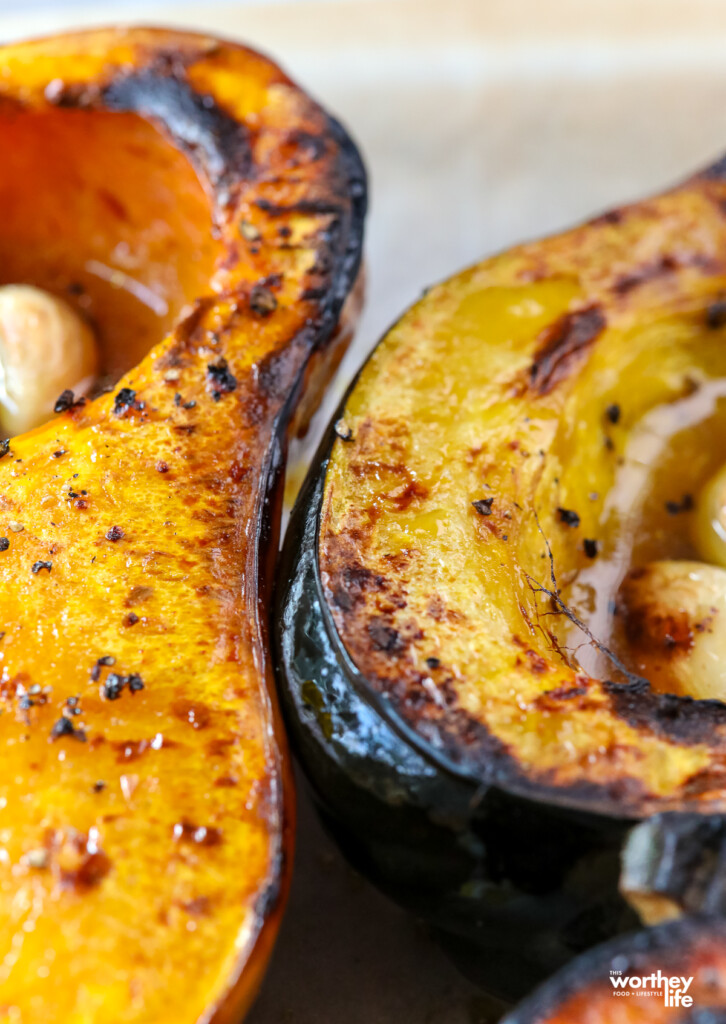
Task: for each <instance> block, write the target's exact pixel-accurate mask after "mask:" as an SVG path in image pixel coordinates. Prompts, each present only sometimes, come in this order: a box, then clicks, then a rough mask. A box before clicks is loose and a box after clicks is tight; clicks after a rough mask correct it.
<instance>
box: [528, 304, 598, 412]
mask: <svg viewBox="0 0 726 1024" xmlns="http://www.w3.org/2000/svg"><path fill="white" fill-rule="evenodd" d="M605 326H606V320H605V317H604V315H603V313H602V311H601V310H600V308H599V307H598V306H591V307H590V308H589V309H582V310H580V311H579V312H576V313H567V314H566V315H565V316H563V317H560V319H559V320H557V321H556V322H555V323H554V324H551V325H550V326H549V327H547V328H545V330H544V331H542V333H541V334H540V336H539V339H538V341H539V344H538V347H537V351H536V353H535V357H534V361H533V363H532V366H531V367H530V371H529V377H530V386H531V387H532V388H533V389H534V390H535V391H537V393H538V394H540V395H547V394H549V393H550V392H551V391H552V390H553V389H554V388H555V387H556V385H557V384H559V383H560V382H561V381H563V380H564V379H565V378H566V377H567V376H568V375H569V374H570V372H571V371H572V369H573V368H574V366H575V364H576V362H578V361H579V359H580V358H581V357H582V356H583V355H584V353H585V352H586V350H587V348H588V347H589V346H590V345H591V344H592V342H593V341H594V340H595V338H597V337H598V335H599V334H601V333H602V331H603V330H604V329H605Z"/></svg>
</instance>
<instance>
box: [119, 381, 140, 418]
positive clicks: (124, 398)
mask: <svg viewBox="0 0 726 1024" xmlns="http://www.w3.org/2000/svg"><path fill="white" fill-rule="evenodd" d="M137 407H138V406H137V402H136V392H135V391H133V390H132V389H131V388H121V390H120V391H119V392H118V394H117V395H116V397H115V398H114V400H113V411H114V413H115V415H116V416H123V415H124V414H125V413H127V412H128V411H129V409H132V408H137Z"/></svg>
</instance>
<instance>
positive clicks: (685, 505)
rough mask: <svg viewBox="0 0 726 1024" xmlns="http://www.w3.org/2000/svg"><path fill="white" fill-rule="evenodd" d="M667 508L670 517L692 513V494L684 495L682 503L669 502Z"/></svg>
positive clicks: (666, 504)
mask: <svg viewBox="0 0 726 1024" xmlns="http://www.w3.org/2000/svg"><path fill="white" fill-rule="evenodd" d="M665 507H666V512H667V513H668V515H669V516H677V515H678V514H679V513H680V512H690V511H691V509H692V508H693V497H692V496H691V495H690V494H684V495H683V497H682V498H681V500H680V501H667V502H666V503H665Z"/></svg>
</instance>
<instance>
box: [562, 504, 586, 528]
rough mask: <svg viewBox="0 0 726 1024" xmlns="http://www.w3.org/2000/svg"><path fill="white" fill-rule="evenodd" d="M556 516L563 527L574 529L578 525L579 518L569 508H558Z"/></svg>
mask: <svg viewBox="0 0 726 1024" xmlns="http://www.w3.org/2000/svg"><path fill="white" fill-rule="evenodd" d="M557 515H558V516H559V517H560V522H561V523H564V524H565V526H573V527H574V526H579V525H580V517H579V516H578V514H577V512H574V511H573V510H572V509H571V508H558V509H557Z"/></svg>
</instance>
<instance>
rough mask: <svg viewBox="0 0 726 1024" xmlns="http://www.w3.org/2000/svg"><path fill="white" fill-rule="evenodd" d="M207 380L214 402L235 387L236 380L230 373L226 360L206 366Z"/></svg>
mask: <svg viewBox="0 0 726 1024" xmlns="http://www.w3.org/2000/svg"><path fill="white" fill-rule="evenodd" d="M207 379H208V381H209V385H210V388H211V392H212V398H213V399H214V401H215V402H218V401H219V399H220V398H221V396H222V395H224V394H228V393H229V392H230V391H234V390H235V389H236V387H237V378H236V377H235V376H234V375H233V374H232V373H231V371H230V369H229V364H228V363H227V360H226V359H220V360H219V361H218V362H216V363H209V364H208V365H207Z"/></svg>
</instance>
